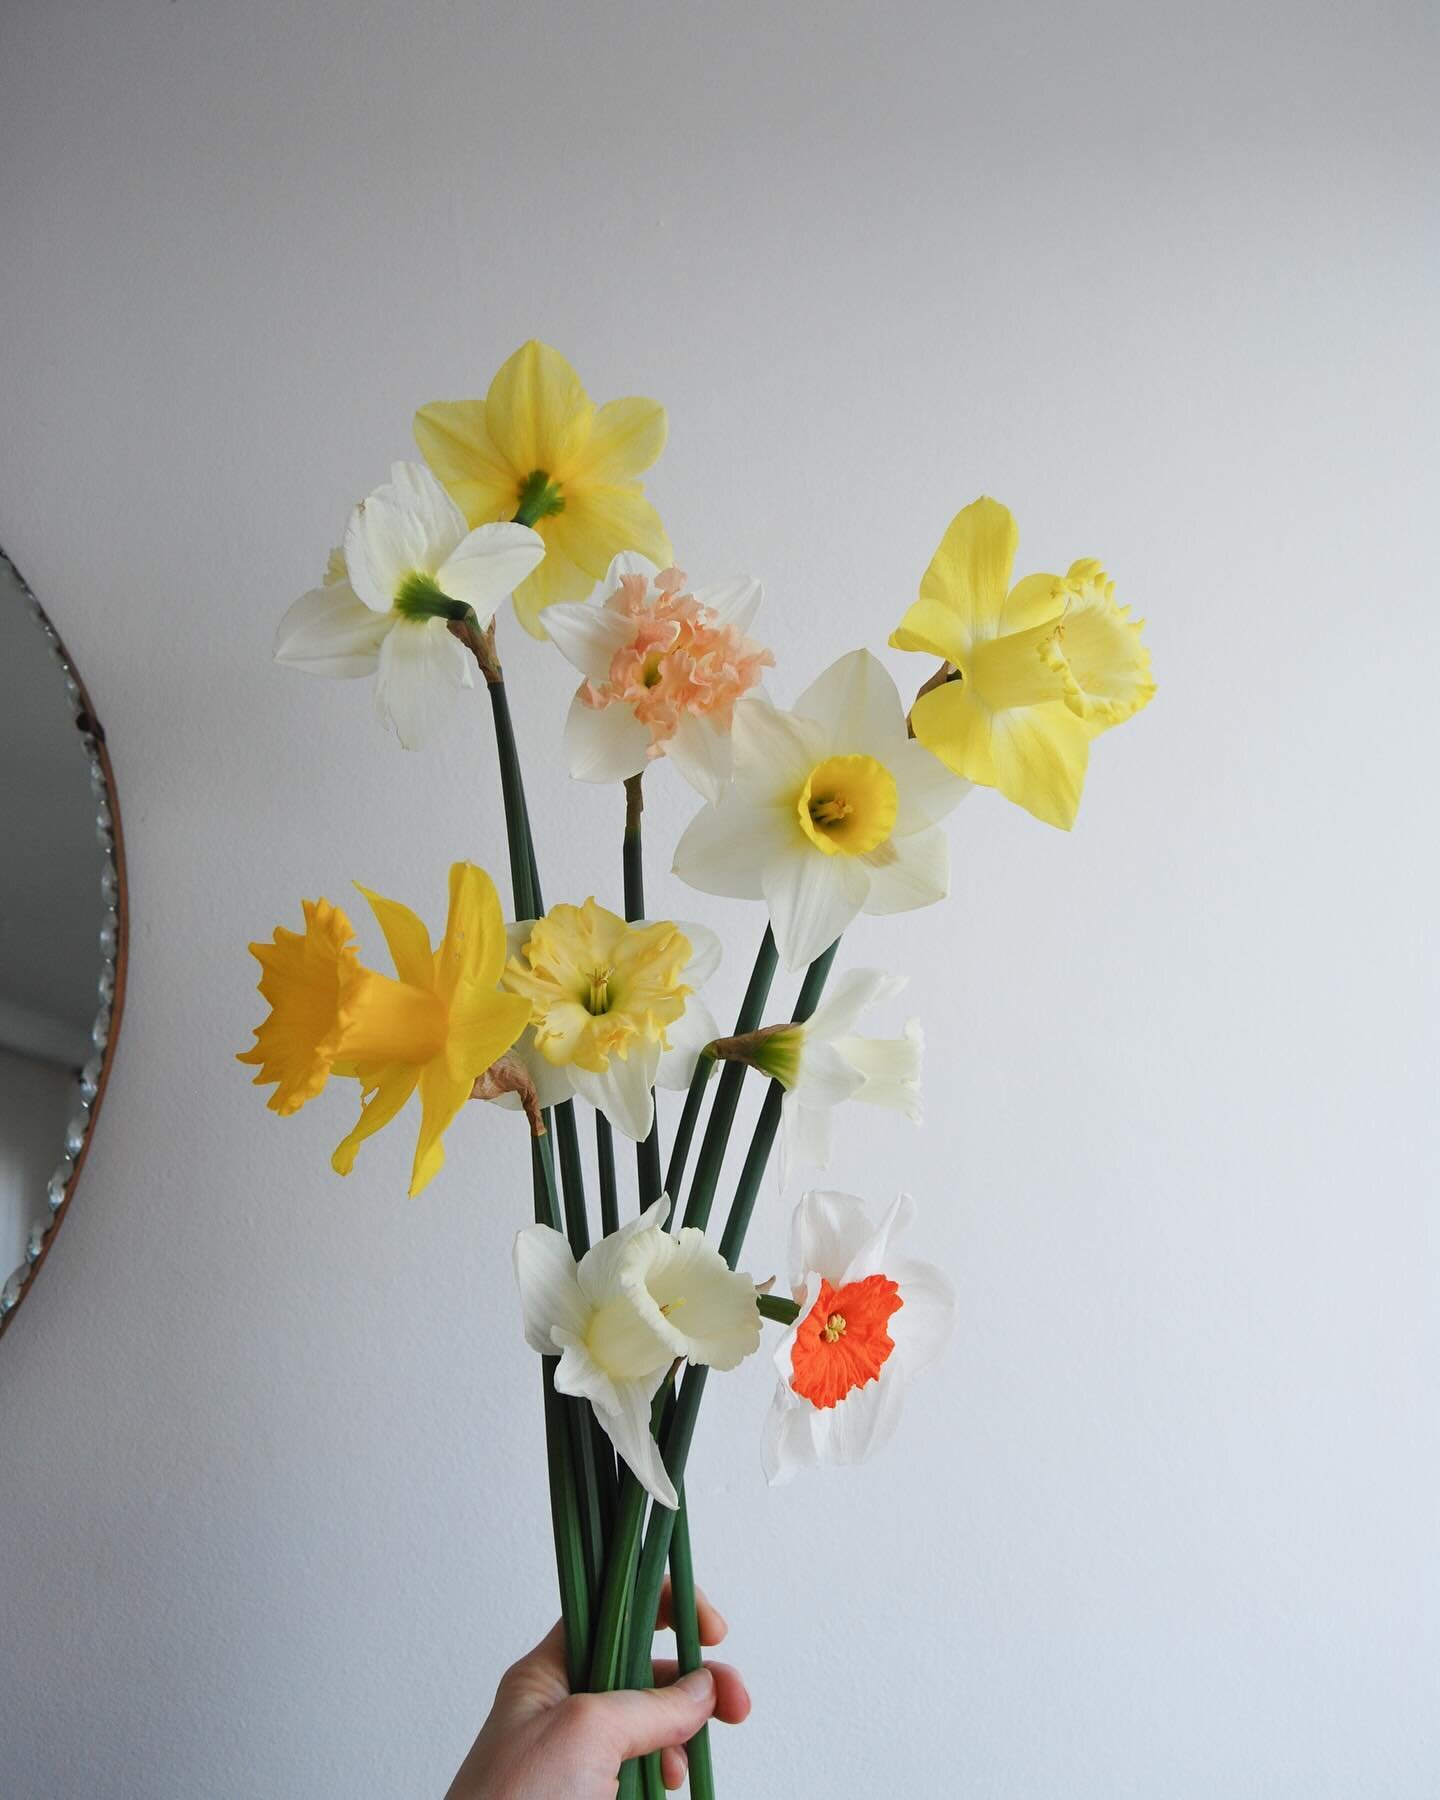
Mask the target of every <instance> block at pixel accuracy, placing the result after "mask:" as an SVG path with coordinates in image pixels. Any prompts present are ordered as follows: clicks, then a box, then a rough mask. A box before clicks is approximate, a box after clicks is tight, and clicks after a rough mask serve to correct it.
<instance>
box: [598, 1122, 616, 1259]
mask: <svg viewBox="0 0 1440 1800" xmlns="http://www.w3.org/2000/svg"><path fill="white" fill-rule="evenodd" d="M595 1165H596V1167H597V1168H598V1169H599V1171H600V1235H601V1237H609V1235H610V1233H611V1232H612V1231H618V1230H619V1229H620V1198H619V1193H618V1191H617V1189H616V1186H615V1134H614V1132H612V1131H611V1129H610V1121H609V1120H608V1119H607V1118H606V1117H605V1115H604V1113H602V1112H599V1111H597V1112H596V1114H595Z"/></svg>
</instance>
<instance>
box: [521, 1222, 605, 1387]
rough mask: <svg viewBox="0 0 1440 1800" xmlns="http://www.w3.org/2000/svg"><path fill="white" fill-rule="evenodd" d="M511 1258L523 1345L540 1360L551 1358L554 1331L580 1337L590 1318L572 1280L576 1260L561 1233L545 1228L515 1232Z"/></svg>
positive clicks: (533, 1227)
mask: <svg viewBox="0 0 1440 1800" xmlns="http://www.w3.org/2000/svg"><path fill="white" fill-rule="evenodd" d="M514 1255H515V1282H516V1285H517V1287H518V1288H519V1290H520V1311H521V1315H522V1317H523V1319H524V1323H525V1342H526V1343H527V1344H528V1345H529V1346H530V1348H531V1349H532V1350H537V1351H538V1352H539V1353H540V1355H542V1356H554V1355H555V1353H556V1348H557V1346H556V1343H555V1339H554V1336H553V1333H554V1331H555V1329H556V1327H557V1326H558V1327H559V1328H560V1329H561V1330H564V1331H567V1332H570V1333H573V1334H575V1335H576V1336H583V1335H584V1331H585V1323H586V1320H587V1318H588V1317H589V1312H590V1309H589V1307H588V1306H587V1305H586V1303H585V1300H584V1297H583V1296H582V1294H581V1292H580V1284H579V1283H578V1282H577V1281H576V1279H575V1258H574V1256H573V1255H572V1254H571V1251H570V1246H569V1244H568V1243H566V1241H565V1239H564V1237H563V1236H562V1235H561V1233H560V1232H558V1231H552V1230H551V1228H550V1227H549V1226H548V1225H527V1226H526V1227H525V1229H524V1230H523V1231H520V1232H517V1233H516V1237H515V1252H514Z"/></svg>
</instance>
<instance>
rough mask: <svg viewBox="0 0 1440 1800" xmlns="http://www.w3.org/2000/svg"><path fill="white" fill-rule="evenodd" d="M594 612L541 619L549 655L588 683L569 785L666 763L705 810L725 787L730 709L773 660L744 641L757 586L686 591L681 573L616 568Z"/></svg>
mask: <svg viewBox="0 0 1440 1800" xmlns="http://www.w3.org/2000/svg"><path fill="white" fill-rule="evenodd" d="M599 593H600V594H601V596H602V599H601V601H600V604H598V605H596V604H593V603H590V602H585V601H577V602H565V603H562V604H561V605H558V606H552V607H550V608H548V609H547V611H546V614H545V623H546V626H547V627H548V629H549V632H550V636H551V639H552V640H553V641H554V643H555V645H556V648H557V649H558V650H559V651H560V652H561V654H562V655H563V656H565V657H566V658H567V659H568V660H569V661H570V662H572V663H573V664H574V665H575V667H576V668H577V669H578V670H579V671H580V673H581V674H582V675H583V676H584V677H585V680H584V681H583V682H582V683H581V685H580V689H579V691H578V692H577V693H576V695H575V698H574V700H573V701H572V702H571V703H570V713H569V717H568V718H567V720H566V722H565V753H566V759H567V761H568V762H569V765H570V773H571V774H572V775H573V776H575V777H576V779H577V780H580V781H625V780H628V779H629V778H630V777H631V776H632V775H638V774H640V773H641V772H642V770H644V768H645V767H646V765H647V764H648V763H649V762H651V761H652V760H653V759H654V758H656V757H660V756H666V757H668V758H669V759H670V761H671V762H673V763H674V765H675V767H676V768H677V769H678V770H679V771H680V773H681V774H682V775H683V776H684V777H685V779H686V780H687V781H688V782H689V783H690V785H691V786H692V787H693V788H694V789H695V790H696V791H697V792H698V793H699V794H700V795H701V796H702V797H703V798H704V799H706V800H718V799H719V797H720V795H721V793H722V791H723V790H724V787H725V784H726V783H727V782H728V781H729V779H730V727H731V723H732V721H733V718H734V714H735V703H736V702H737V701H738V700H741V699H743V698H744V696H745V695H746V694H748V693H750V692H751V691H752V690H753V689H754V688H755V687H756V686H757V685H758V683H759V682H760V679H761V677H762V675H763V673H764V671H765V670H766V669H767V668H771V667H773V665H774V661H775V659H774V657H773V656H772V655H771V653H770V652H769V651H768V650H764V649H762V648H761V647H760V645H759V644H756V643H753V642H752V641H751V639H750V638H749V637H747V636H746V633H747V632H748V630H749V628H750V625H751V622H752V621H753V619H754V617H755V614H756V611H757V610H758V609H759V605H760V583H759V582H758V581H754V580H752V579H751V578H750V577H749V576H748V575H737V576H734V577H733V578H732V579H730V580H728V581H722V582H719V583H717V584H716V585H714V586H713V587H699V588H695V589H694V590H693V591H692V590H691V589H690V588H689V587H688V586H687V584H686V577H685V574H684V572H683V571H682V570H680V569H673V568H672V569H657V568H656V567H655V565H654V564H653V563H652V562H649V561H647V560H646V558H645V557H643V556H638V555H636V554H635V552H634V551H625V552H623V553H622V554H621V555H619V556H617V557H616V558H615V560H614V561H613V562H612V563H611V564H610V568H609V570H608V572H607V574H606V576H605V580H604V582H603V583H602V584H601V587H600V589H599Z"/></svg>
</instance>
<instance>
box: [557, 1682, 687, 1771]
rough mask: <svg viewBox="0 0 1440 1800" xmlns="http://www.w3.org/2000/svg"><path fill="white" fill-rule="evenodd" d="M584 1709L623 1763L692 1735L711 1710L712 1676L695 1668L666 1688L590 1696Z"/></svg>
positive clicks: (629, 1690)
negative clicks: (629, 1758) (630, 1758)
mask: <svg viewBox="0 0 1440 1800" xmlns="http://www.w3.org/2000/svg"><path fill="white" fill-rule="evenodd" d="M585 1706H586V1709H587V1711H588V1712H589V1714H590V1717H591V1718H592V1719H593V1720H594V1721H595V1724H596V1726H597V1728H598V1729H599V1730H600V1731H603V1733H604V1734H605V1738H606V1741H607V1743H608V1745H609V1746H610V1747H611V1748H612V1749H614V1751H615V1753H616V1755H617V1756H618V1757H619V1758H620V1760H621V1761H622V1762H623V1761H625V1760H626V1759H627V1758H628V1757H632V1756H648V1755H649V1754H650V1752H651V1751H652V1750H663V1749H664V1748H665V1747H666V1745H667V1744H683V1743H686V1742H687V1741H688V1740H689V1739H690V1738H692V1737H694V1735H695V1733H696V1732H697V1731H698V1730H699V1729H700V1727H701V1726H702V1725H703V1724H704V1723H705V1721H706V1720H707V1719H708V1718H709V1717H710V1716H711V1714H712V1713H713V1712H714V1711H715V1677H714V1676H713V1675H712V1674H711V1673H710V1671H709V1670H708V1669H696V1670H695V1671H694V1672H693V1673H692V1674H689V1675H682V1676H681V1677H680V1679H679V1681H677V1682H675V1683H674V1684H673V1685H672V1686H670V1687H662V1688H626V1689H624V1690H622V1691H621V1692H619V1693H614V1694H588V1695H586V1696H585Z"/></svg>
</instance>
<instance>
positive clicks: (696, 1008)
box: [497, 606, 720, 1143]
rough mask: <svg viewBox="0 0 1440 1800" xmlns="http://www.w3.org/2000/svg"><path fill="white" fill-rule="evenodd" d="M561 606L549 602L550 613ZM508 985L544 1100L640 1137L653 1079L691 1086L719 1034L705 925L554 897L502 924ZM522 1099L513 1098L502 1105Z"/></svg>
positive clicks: (646, 1128) (710, 936) (710, 937)
mask: <svg viewBox="0 0 1440 1800" xmlns="http://www.w3.org/2000/svg"><path fill="white" fill-rule="evenodd" d="M554 610H555V608H554V607H553V606H552V607H548V608H547V609H546V616H547V618H548V616H549V614H550V613H552V612H553V611H554ZM506 929H507V931H508V933H509V937H510V960H509V963H508V964H507V965H506V970H505V974H504V976H503V977H502V985H503V986H504V987H506V988H508V989H509V991H510V992H511V993H514V994H520V995H523V997H524V998H525V999H527V1000H529V1002H530V1004H531V1023H530V1025H529V1026H528V1028H527V1029H526V1031H525V1034H524V1036H523V1037H522V1038H521V1040H520V1042H519V1043H518V1044H517V1045H516V1046H515V1050H514V1054H515V1055H516V1056H518V1057H519V1058H520V1060H521V1061H522V1062H523V1063H524V1064H525V1066H526V1068H527V1069H529V1071H530V1074H531V1077H532V1078H533V1080H534V1083H535V1090H536V1094H537V1096H538V1098H539V1103H540V1105H541V1106H542V1107H548V1106H555V1105H557V1104H558V1103H559V1102H560V1101H561V1100H567V1099H569V1098H570V1097H571V1095H572V1094H579V1095H580V1097H581V1099H583V1100H588V1101H589V1102H590V1104H591V1105H592V1106H593V1107H595V1108H597V1110H599V1111H600V1112H603V1113H604V1114H605V1117H606V1118H607V1119H609V1121H610V1123H611V1124H612V1125H613V1126H614V1127H615V1129H616V1130H617V1131H621V1132H623V1133H624V1134H625V1136H626V1137H629V1138H634V1139H635V1140H636V1142H637V1143H638V1142H639V1141H640V1140H641V1139H643V1138H645V1137H648V1136H649V1133H650V1126H651V1124H652V1122H653V1120H654V1116H655V1101H654V1096H653V1094H652V1092H651V1090H652V1089H653V1088H656V1087H663V1088H687V1087H689V1085H690V1078H691V1076H692V1075H693V1074H694V1073H695V1063H696V1060H697V1058H698V1057H699V1055H700V1052H701V1051H702V1050H703V1049H704V1048H705V1046H706V1045H707V1044H709V1043H711V1042H712V1041H713V1039H714V1037H715V1034H716V1025H715V1020H714V1017H713V1015H712V1014H711V1013H710V1011H709V1009H708V1007H707V1006H706V1005H705V1003H704V1001H703V1000H702V999H701V998H700V996H699V994H698V993H697V991H696V990H697V989H698V988H700V987H701V986H703V985H704V983H705V982H706V981H708V980H709V979H710V977H711V975H713V974H714V972H715V970H716V968H717V967H718V966H719V962H720V940H719V939H718V938H717V937H716V936H715V934H714V932H713V931H709V930H707V929H706V927H705V926H703V925H690V924H675V923H673V922H672V921H670V920H662V921H659V922H654V923H652V922H648V921H643V920H642V921H640V922H638V923H636V924H627V923H626V922H625V920H624V919H622V918H620V917H619V916H618V915H617V914H615V913H612V912H608V911H607V910H606V909H605V908H604V907H603V906H597V905H596V903H595V901H594V900H593V899H590V900H587V901H586V902H585V904H584V905H583V906H564V905H562V906H552V907H551V909H550V911H549V912H548V913H546V915H545V917H544V918H543V919H529V920H521V921H520V923H518V924H515V925H510V926H507V927H506ZM507 1103H508V1104H511V1105H515V1104H518V1101H516V1100H515V1098H514V1096H513V1095H507V1096H506V1097H505V1098H504V1099H502V1100H500V1101H498V1102H497V1104H500V1105H505V1104H507Z"/></svg>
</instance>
